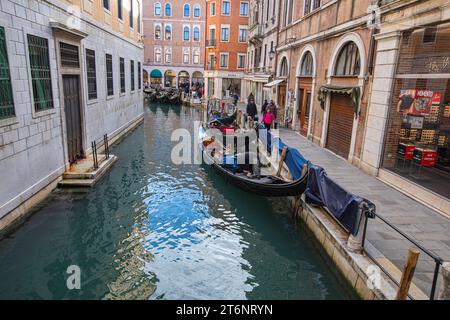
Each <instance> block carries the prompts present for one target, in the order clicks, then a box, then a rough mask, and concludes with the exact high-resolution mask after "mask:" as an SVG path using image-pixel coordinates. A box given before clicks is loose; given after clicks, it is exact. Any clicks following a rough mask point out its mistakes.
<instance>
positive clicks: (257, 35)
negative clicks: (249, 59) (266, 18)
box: [249, 24, 263, 42]
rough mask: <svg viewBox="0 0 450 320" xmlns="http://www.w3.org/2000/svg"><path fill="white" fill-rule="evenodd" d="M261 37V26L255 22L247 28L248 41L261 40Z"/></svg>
mask: <svg viewBox="0 0 450 320" xmlns="http://www.w3.org/2000/svg"><path fill="white" fill-rule="evenodd" d="M262 38H263V26H262V25H260V24H257V25H255V26H253V27H252V28H251V29H250V30H249V41H251V42H254V41H261V39H262Z"/></svg>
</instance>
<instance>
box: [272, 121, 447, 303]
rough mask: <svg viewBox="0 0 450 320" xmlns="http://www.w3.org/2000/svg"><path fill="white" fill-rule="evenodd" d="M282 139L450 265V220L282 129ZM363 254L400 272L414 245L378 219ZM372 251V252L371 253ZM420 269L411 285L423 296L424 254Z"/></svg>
mask: <svg viewBox="0 0 450 320" xmlns="http://www.w3.org/2000/svg"><path fill="white" fill-rule="evenodd" d="M280 137H281V139H282V140H283V141H284V142H285V143H286V144H287V145H289V146H291V147H294V148H297V149H298V150H299V151H300V152H301V153H302V154H303V156H304V157H305V158H306V159H308V160H310V161H311V162H312V163H314V164H315V165H318V166H321V167H323V168H324V169H325V170H326V172H327V174H328V176H329V177H330V178H332V179H333V180H334V181H336V182H337V183H338V184H339V185H341V186H342V187H343V188H345V189H346V190H347V191H349V192H352V193H354V194H357V195H359V196H361V197H364V198H366V199H368V200H370V201H372V202H373V203H374V204H375V205H376V206H377V213H378V214H379V215H380V216H383V217H384V218H386V220H388V221H389V222H391V223H393V224H394V225H395V226H396V227H398V228H399V229H400V230H402V231H403V232H404V233H406V234H408V235H409V236H411V237H412V238H413V239H415V240H416V241H417V242H418V243H419V244H420V245H422V246H424V247H425V248H427V249H429V250H430V251H432V252H434V253H435V254H438V255H439V256H440V257H441V258H442V259H444V261H450V249H449V248H450V246H449V243H450V219H448V218H446V217H444V216H442V215H441V214H439V213H438V212H436V211H434V210H432V209H430V208H429V207H427V206H425V205H423V204H421V203H419V202H417V201H415V200H414V199H412V198H410V197H408V196H407V195H405V194H403V193H401V192H400V191H398V190H396V189H394V188H392V187H390V186H388V185H387V184H385V183H383V182H382V181H380V180H378V179H377V178H376V177H373V176H370V175H368V174H367V173H365V172H363V171H362V170H360V169H358V168H357V167H355V166H353V165H351V164H349V163H348V162H347V161H345V160H344V159H342V158H340V157H338V156H336V155H334V154H332V153H331V152H330V151H328V150H326V149H324V148H321V147H319V146H318V145H315V144H313V143H312V142H310V141H309V140H307V139H306V138H305V137H303V136H301V135H300V134H298V133H296V132H294V131H292V130H288V129H285V128H281V129H280ZM367 241H368V242H369V243H368V246H367V248H366V250H367V251H368V252H369V253H370V254H371V255H372V253H373V255H376V256H380V255H383V256H385V257H386V258H387V259H389V260H390V261H391V262H392V264H393V265H395V266H396V267H397V268H398V269H400V270H402V269H403V264H404V257H405V256H406V253H407V251H408V249H409V248H410V247H412V246H413V245H412V244H411V243H409V242H408V241H405V239H404V238H403V237H401V236H399V234H398V233H397V232H396V231H395V230H393V229H392V228H389V227H386V225H385V224H384V222H383V221H381V220H380V219H375V220H370V221H369V224H368V232H367ZM370 251H372V252H370ZM419 261H420V268H419V269H418V270H417V271H416V275H415V277H414V283H415V284H416V285H417V286H418V287H419V288H420V289H421V290H423V291H424V292H425V293H427V294H428V293H429V292H430V289H431V279H432V278H433V272H434V264H433V263H432V260H431V259H430V258H429V257H427V256H426V255H425V254H424V253H421V256H420V258H419ZM437 292H439V291H437Z"/></svg>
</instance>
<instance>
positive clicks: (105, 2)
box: [103, 0, 111, 10]
mask: <svg viewBox="0 0 450 320" xmlns="http://www.w3.org/2000/svg"><path fill="white" fill-rule="evenodd" d="M109 1H110V0H103V8H105V9H106V10H111V6H110V3H109Z"/></svg>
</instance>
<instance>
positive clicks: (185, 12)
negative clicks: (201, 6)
mask: <svg viewBox="0 0 450 320" xmlns="http://www.w3.org/2000/svg"><path fill="white" fill-rule="evenodd" d="M183 16H185V17H190V16H191V7H190V6H189V4H188V3H186V4H185V5H184V7H183Z"/></svg>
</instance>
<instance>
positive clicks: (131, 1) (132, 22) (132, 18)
mask: <svg viewBox="0 0 450 320" xmlns="http://www.w3.org/2000/svg"><path fill="white" fill-rule="evenodd" d="M133 4H134V0H130V12H129V13H130V28H131V29H133V28H134V12H133Z"/></svg>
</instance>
